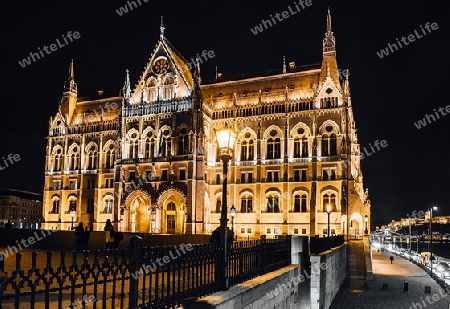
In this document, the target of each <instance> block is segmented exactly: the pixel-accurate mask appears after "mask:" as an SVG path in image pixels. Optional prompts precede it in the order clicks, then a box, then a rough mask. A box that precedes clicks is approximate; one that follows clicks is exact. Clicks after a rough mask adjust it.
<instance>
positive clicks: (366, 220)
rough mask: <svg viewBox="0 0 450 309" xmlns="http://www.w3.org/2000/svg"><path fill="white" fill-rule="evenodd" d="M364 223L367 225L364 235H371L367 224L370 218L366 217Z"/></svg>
mask: <svg viewBox="0 0 450 309" xmlns="http://www.w3.org/2000/svg"><path fill="white" fill-rule="evenodd" d="M364 222H365V223H366V229H365V230H364V234H366V235H367V234H369V230H368V228H367V222H369V217H368V216H367V215H365V216H364Z"/></svg>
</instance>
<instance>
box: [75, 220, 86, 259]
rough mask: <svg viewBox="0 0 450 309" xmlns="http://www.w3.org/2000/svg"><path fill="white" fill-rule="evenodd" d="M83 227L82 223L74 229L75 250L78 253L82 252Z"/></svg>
mask: <svg viewBox="0 0 450 309" xmlns="http://www.w3.org/2000/svg"><path fill="white" fill-rule="evenodd" d="M84 237H85V235H84V226H83V222H80V223H78V226H77V227H76V228H75V250H76V251H78V252H82V251H83V243H84Z"/></svg>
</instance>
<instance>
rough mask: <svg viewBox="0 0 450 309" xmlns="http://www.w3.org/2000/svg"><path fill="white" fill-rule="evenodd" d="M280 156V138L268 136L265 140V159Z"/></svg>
mask: <svg viewBox="0 0 450 309" xmlns="http://www.w3.org/2000/svg"><path fill="white" fill-rule="evenodd" d="M280 158H281V141H280V138H278V137H277V138H272V137H271V138H269V139H268V140H267V159H280Z"/></svg>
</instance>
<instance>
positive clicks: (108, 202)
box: [103, 196, 113, 214]
mask: <svg viewBox="0 0 450 309" xmlns="http://www.w3.org/2000/svg"><path fill="white" fill-rule="evenodd" d="M112 208H113V199H112V197H109V196H108V197H107V198H105V200H104V208H103V213H104V214H112Z"/></svg>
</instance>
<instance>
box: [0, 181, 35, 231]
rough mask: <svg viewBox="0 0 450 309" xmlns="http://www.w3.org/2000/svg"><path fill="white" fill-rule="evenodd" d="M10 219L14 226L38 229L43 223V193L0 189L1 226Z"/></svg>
mask: <svg viewBox="0 0 450 309" xmlns="http://www.w3.org/2000/svg"><path fill="white" fill-rule="evenodd" d="M8 221H9V222H10V223H11V224H12V227H13V228H19V229H37V228H40V227H41V223H42V194H41V193H34V192H29V191H22V190H15V189H9V188H7V189H0V228H3V227H5V224H6V223H8Z"/></svg>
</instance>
